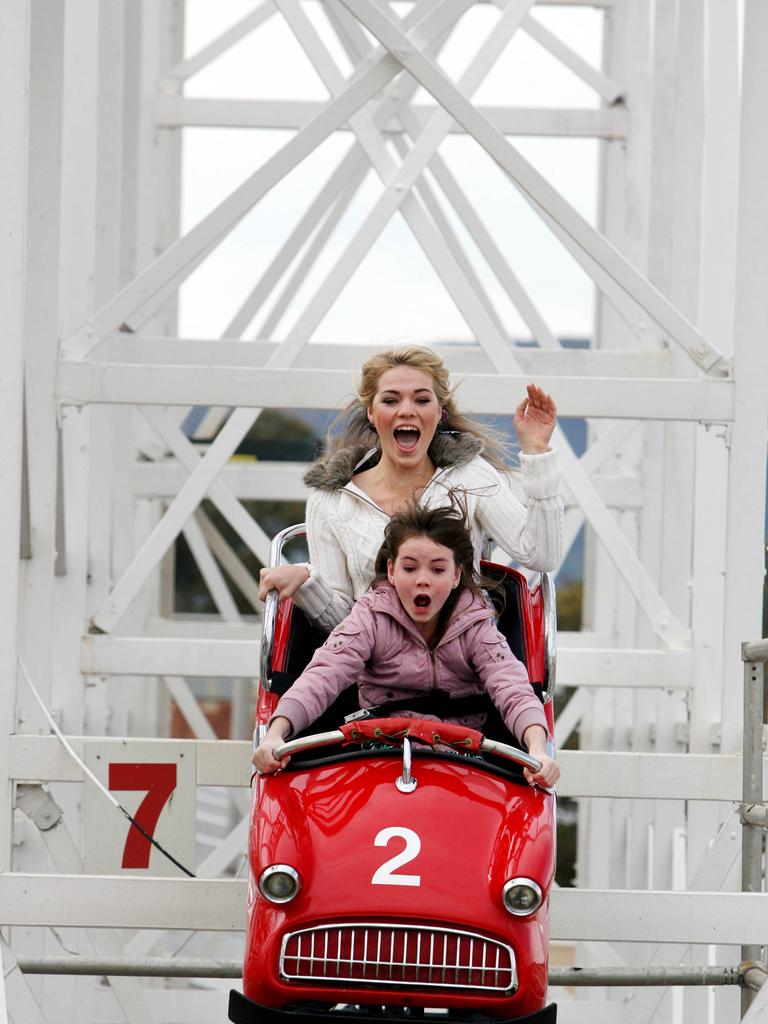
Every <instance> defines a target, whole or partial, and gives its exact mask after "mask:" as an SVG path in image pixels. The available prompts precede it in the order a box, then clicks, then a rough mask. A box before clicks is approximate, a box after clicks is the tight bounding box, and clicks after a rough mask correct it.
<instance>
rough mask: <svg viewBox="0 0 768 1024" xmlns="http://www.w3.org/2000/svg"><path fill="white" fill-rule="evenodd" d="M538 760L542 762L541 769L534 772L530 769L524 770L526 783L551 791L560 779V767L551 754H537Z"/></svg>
mask: <svg viewBox="0 0 768 1024" xmlns="http://www.w3.org/2000/svg"><path fill="white" fill-rule="evenodd" d="M535 757H536V760H537V761H540V762H541V768H540V769H539V771H537V772H533V771H532V770H531V769H530V768H523V774H524V775H525V778H526V781H527V782H528V783H530V785H531V786H541V787H542V789H551V788H552V787H553V786H554V784H555V783H556V782H557V780H558V779H559V778H560V765H559V764H558V763H557V761H555V760H554V758H552V757H550V756H549V754H542V755H539V754H536V755H535Z"/></svg>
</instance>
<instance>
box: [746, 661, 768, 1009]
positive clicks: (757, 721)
mask: <svg viewBox="0 0 768 1024" xmlns="http://www.w3.org/2000/svg"><path fill="white" fill-rule="evenodd" d="M741 656H742V659H743V661H744V743H743V747H744V750H743V754H742V777H743V798H742V805H741V836H742V839H741V888H742V891H743V892H762V889H763V830H764V825H765V821H764V819H765V808H764V806H763V718H764V714H765V688H764V684H765V661H766V658H768V641H762V643H760V644H742V647H741ZM750 658H754V659H755V660H754V661H751V660H749V659H750ZM762 954H763V949H762V946H758V945H747V946H742V947H741V959H742V963H743V964H754V963H756V962H760V961H762V958H763V956H762ZM754 997H755V996H754V991H753V990H752V989H750V988H746V987H745V988H744V989H743V990H742V993H741V1013H742V1016H743V1015H744V1014H745V1013H746V1012H747V1010H748V1009H749V1007H750V1005H751V1004H752V1001H753V1000H754Z"/></svg>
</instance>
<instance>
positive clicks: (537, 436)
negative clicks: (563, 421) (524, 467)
mask: <svg viewBox="0 0 768 1024" xmlns="http://www.w3.org/2000/svg"><path fill="white" fill-rule="evenodd" d="M526 391H527V394H526V397H525V398H524V399H523V400H522V402H521V403H520V405H518V407H517V409H515V416H514V419H513V421H512V422H513V423H514V427H515V430H516V431H517V437H518V440H519V441H520V450H521V451H522V452H523V454H524V455H540V454H541V453H542V452H548V451H549V442H550V439H551V437H552V434H553V433H554V430H555V427H556V425H557V406H556V405H555V403H554V400H553V399H552V397H551V396H550V395H548V394H547V393H546V392H545V391H542V390H541V388H537V387H536V385H535V384H529V385H528V387H527V389H526Z"/></svg>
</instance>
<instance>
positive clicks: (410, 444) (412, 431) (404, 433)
mask: <svg viewBox="0 0 768 1024" xmlns="http://www.w3.org/2000/svg"><path fill="white" fill-rule="evenodd" d="M420 437H421V431H420V430H419V428H418V427H397V428H396V429H395V431H394V438H395V444H396V445H397V447H398V448H399V449H400V450H401V451H404V452H412V451H413V449H414V448H415V447H416V445H417V444H418V443H419V438H420Z"/></svg>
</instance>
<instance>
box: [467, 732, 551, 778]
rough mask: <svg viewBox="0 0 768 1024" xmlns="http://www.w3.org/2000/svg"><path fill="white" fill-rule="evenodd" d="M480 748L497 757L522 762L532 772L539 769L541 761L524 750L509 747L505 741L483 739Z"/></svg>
mask: <svg viewBox="0 0 768 1024" xmlns="http://www.w3.org/2000/svg"><path fill="white" fill-rule="evenodd" d="M480 749H481V750H487V751H488V752H489V753H491V754H498V756H499V757H506V759H507V760H508V761H516V762H517V763H518V764H522V765H524V766H525V767H526V768H530V769H531V770H532V771H534V772H537V771H539V770H540V769H541V761H537V760H536V758H535V757H531V755H530V754H526V752H525V751H524V750H518V749H517V747H510V746H509V744H507V743H499V741H498V740H489V739H483V742H482V743H481V744H480Z"/></svg>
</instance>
